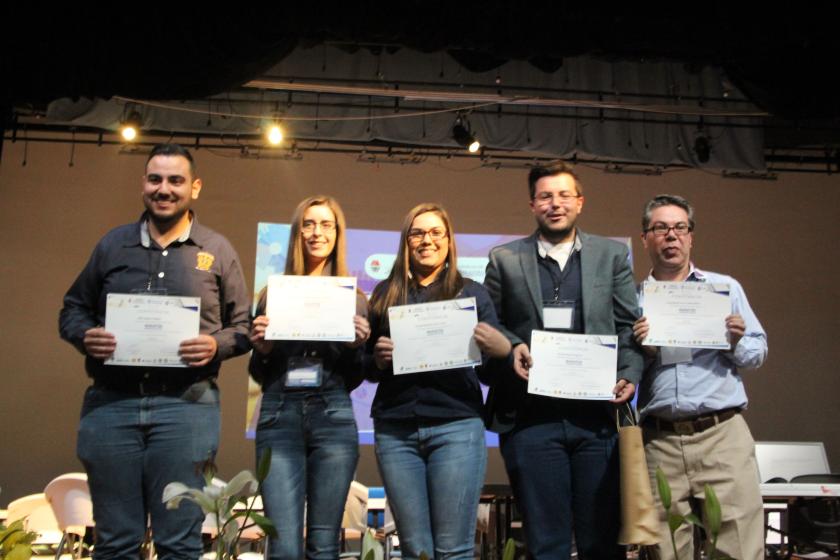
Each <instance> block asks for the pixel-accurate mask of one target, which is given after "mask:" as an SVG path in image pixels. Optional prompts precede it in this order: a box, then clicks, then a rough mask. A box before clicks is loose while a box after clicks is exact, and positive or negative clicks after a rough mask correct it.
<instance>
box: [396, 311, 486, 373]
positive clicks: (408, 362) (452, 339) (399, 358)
mask: <svg viewBox="0 0 840 560" xmlns="http://www.w3.org/2000/svg"><path fill="white" fill-rule="evenodd" d="M388 321H389V323H390V325H391V340H393V341H394V357H393V359H394V374H395V375H401V374H405V373H417V372H423V371H438V370H442V369H455V368H462V367H468V366H476V365H479V364H480V363H481V351H480V350H479V349H478V344H476V342H475V339H474V338H473V331H474V330H475V326H476V325H477V324H478V315H477V313H476V306H475V298H464V299H453V300H447V301H434V302H431V303H418V304H415V305H398V306H394V307H389V308H388Z"/></svg>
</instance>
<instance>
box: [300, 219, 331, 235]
mask: <svg viewBox="0 0 840 560" xmlns="http://www.w3.org/2000/svg"><path fill="white" fill-rule="evenodd" d="M318 227H320V228H321V233H324V234H328V233H332V232H334V231H335V222H331V221H326V220H325V221H323V222H316V221H315V220H304V221H303V224H301V227H300V231H302V232H303V233H304V234H306V235H311V234H313V233H315V228H318Z"/></svg>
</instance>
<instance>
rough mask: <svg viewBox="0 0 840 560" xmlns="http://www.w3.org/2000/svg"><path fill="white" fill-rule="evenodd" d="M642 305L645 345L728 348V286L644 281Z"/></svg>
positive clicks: (729, 308) (730, 308)
mask: <svg viewBox="0 0 840 560" xmlns="http://www.w3.org/2000/svg"><path fill="white" fill-rule="evenodd" d="M642 302H643V303H644V315H645V317H647V320H648V324H649V325H650V330H649V331H648V335H647V337H646V338H645V340H644V341H642V344H644V345H645V346H665V347H677V348H712V349H719V350H727V349H729V346H730V344H729V340H728V338H727V336H726V317H727V316H728V315H730V314H731V313H732V301H731V299H730V294H729V284H712V283H709V282H649V281H648V282H645V283H644V284H643V285H642Z"/></svg>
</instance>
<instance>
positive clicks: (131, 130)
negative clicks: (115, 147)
mask: <svg viewBox="0 0 840 560" xmlns="http://www.w3.org/2000/svg"><path fill="white" fill-rule="evenodd" d="M142 120H143V119H142V117H141V116H140V113H138V112H137V111H132V112H131V113H130V114H129V115H128V118H126V119H125V120H123V122H122V123H121V124H120V136H122V138H123V140H125V141H126V142H133V141H134V140H136V139H137V136H138V135H139V134H140V126H141V125H142Z"/></svg>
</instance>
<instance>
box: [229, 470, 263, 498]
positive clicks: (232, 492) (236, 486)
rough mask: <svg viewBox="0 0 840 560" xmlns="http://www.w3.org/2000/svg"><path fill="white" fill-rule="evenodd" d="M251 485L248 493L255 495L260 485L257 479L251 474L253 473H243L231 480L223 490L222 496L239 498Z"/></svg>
mask: <svg viewBox="0 0 840 560" xmlns="http://www.w3.org/2000/svg"><path fill="white" fill-rule="evenodd" d="M249 484H250V487H248V488H247V490H246V491H247V492H248V493H249V494H253V493H254V492H256V491H257V485H258V484H259V483H258V482H257V479H256V478H254V475H252V474H251V471H242V472H240V473H239V474H237V475H236V476H234V477H233V478H231V479H230V482H228V483H227V484H226V485H225V487H224V488H223V489H222V493H221V495H222V496H223V497H225V498H229V497H231V496H238V495H239V494H240V492H242V491H243V489H246V486H248V485H249Z"/></svg>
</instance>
